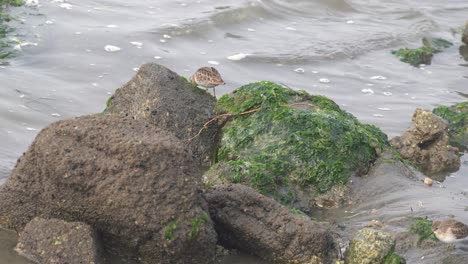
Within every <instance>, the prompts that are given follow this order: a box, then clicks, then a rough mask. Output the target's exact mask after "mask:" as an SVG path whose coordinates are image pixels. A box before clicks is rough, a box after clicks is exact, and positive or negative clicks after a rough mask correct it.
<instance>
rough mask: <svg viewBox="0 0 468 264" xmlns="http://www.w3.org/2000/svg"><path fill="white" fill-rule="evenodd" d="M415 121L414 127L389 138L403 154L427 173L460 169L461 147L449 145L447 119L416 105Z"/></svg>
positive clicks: (402, 155) (403, 156)
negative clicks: (459, 150)
mask: <svg viewBox="0 0 468 264" xmlns="http://www.w3.org/2000/svg"><path fill="white" fill-rule="evenodd" d="M412 121H413V128H411V129H409V130H407V131H406V132H404V133H403V135H401V136H398V137H395V138H393V139H392V140H391V141H390V143H391V144H392V145H393V146H394V147H395V148H396V149H397V150H398V151H399V152H400V155H401V157H402V158H404V159H407V160H410V161H411V162H413V163H415V164H416V165H417V166H419V167H420V168H421V170H422V171H423V172H424V173H427V174H437V173H442V172H453V171H457V170H458V169H459V168H460V157H459V156H458V149H457V148H455V147H452V146H450V145H449V136H448V124H447V122H446V121H445V120H443V119H442V118H440V117H438V116H436V115H434V114H433V113H431V112H430V111H425V110H422V109H416V111H415V112H414V114H413V120H412Z"/></svg>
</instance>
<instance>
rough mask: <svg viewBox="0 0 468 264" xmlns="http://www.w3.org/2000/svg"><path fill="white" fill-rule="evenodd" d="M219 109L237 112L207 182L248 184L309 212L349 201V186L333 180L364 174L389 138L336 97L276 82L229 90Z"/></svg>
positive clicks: (228, 124)
mask: <svg viewBox="0 0 468 264" xmlns="http://www.w3.org/2000/svg"><path fill="white" fill-rule="evenodd" d="M215 109H216V113H217V114H225V113H228V114H225V116H226V115H227V116H230V118H229V119H228V120H227V122H226V124H225V125H224V127H223V128H222V138H221V142H220V144H219V148H218V152H217V163H216V164H215V165H214V166H212V167H211V169H210V171H208V172H207V173H206V174H205V176H204V181H205V183H206V184H207V185H214V184H219V183H229V182H231V183H242V184H245V185H248V186H250V187H253V188H254V189H256V190H259V191H260V192H261V193H262V194H265V195H268V196H271V197H273V198H275V199H276V200H278V201H280V202H282V203H283V204H286V205H292V206H295V207H297V208H299V209H301V210H304V211H310V210H311V208H313V207H315V206H316V204H317V203H320V204H322V205H325V206H326V205H327V204H330V205H332V207H334V206H336V205H337V204H340V203H341V201H342V200H345V199H343V195H342V194H345V193H346V191H345V190H344V189H343V188H333V187H334V186H342V185H344V184H345V183H346V182H347V180H348V178H349V177H350V175H351V174H352V173H355V174H358V175H361V174H365V173H366V172H367V170H368V169H369V167H370V166H371V163H372V162H373V161H374V160H375V159H376V157H377V156H378V154H379V153H381V151H382V149H383V148H384V147H385V146H386V144H387V138H386V135H385V134H383V133H382V132H381V131H380V130H379V129H378V128H377V127H375V126H372V125H367V124H362V123H360V122H359V121H358V120H357V119H356V118H355V117H354V116H352V115H351V114H349V113H347V112H346V111H343V110H341V109H340V107H339V106H338V105H337V104H335V103H334V102H333V101H331V100H330V99H328V98H326V97H323V96H312V95H309V94H307V93H306V92H304V91H294V90H291V89H287V88H283V87H281V86H279V85H277V84H274V83H271V82H258V83H252V84H249V85H246V86H243V87H241V88H239V89H237V90H236V91H234V92H233V93H232V94H228V95H224V96H223V97H221V98H220V99H219V101H218V103H217V105H216V108H215ZM335 191H336V192H338V193H337V194H330V195H325V196H322V197H319V198H318V200H316V199H315V198H316V197H318V195H319V194H323V193H326V192H335ZM330 198H332V200H333V199H335V200H337V201H330ZM324 201H325V202H324Z"/></svg>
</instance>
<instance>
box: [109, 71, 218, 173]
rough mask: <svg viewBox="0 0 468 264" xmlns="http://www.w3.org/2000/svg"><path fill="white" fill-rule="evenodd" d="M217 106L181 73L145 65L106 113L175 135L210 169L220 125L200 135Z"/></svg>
mask: <svg viewBox="0 0 468 264" xmlns="http://www.w3.org/2000/svg"><path fill="white" fill-rule="evenodd" d="M215 104H216V99H215V98H214V97H213V96H211V95H210V94H208V93H206V92H205V91H203V90H201V89H199V88H197V87H196V86H194V85H192V84H191V83H189V82H188V81H187V80H186V79H184V78H182V77H181V76H179V75H178V74H177V73H175V72H173V71H171V70H169V69H167V68H165V67H163V66H160V65H158V64H145V65H143V66H141V67H140V70H139V71H138V73H137V74H136V75H135V76H134V77H133V78H132V79H131V80H130V81H129V82H128V83H127V84H125V85H124V86H122V87H121V88H120V89H118V90H117V91H116V92H115V94H114V95H113V96H112V97H111V98H110V99H109V101H108V106H107V109H106V112H108V113H118V114H123V115H128V116H131V117H133V118H134V119H136V120H142V121H144V122H146V123H148V124H150V125H153V126H156V127H158V128H160V129H164V130H166V131H169V132H171V133H173V134H174V135H175V136H176V137H177V138H178V139H180V140H181V141H183V142H185V144H187V145H188V146H189V147H190V148H191V150H192V151H193V153H194V155H195V156H196V157H197V158H199V159H200V162H202V163H203V164H204V165H206V166H208V165H210V164H209V160H210V157H211V153H212V151H213V147H214V144H213V142H214V141H215V136H216V132H217V125H216V122H214V123H212V124H211V125H210V126H208V127H207V128H205V129H204V130H203V131H202V133H200V134H199V135H198V136H196V135H197V134H198V133H199V131H200V130H201V129H202V128H203V125H204V124H205V123H206V122H207V121H209V120H210V119H211V118H212V117H213V115H212V112H213V108H214V106H215ZM195 136H196V137H195Z"/></svg>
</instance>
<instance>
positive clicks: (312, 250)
mask: <svg viewBox="0 0 468 264" xmlns="http://www.w3.org/2000/svg"><path fill="white" fill-rule="evenodd" d="M205 198H206V200H207V202H208V205H209V207H210V214H211V217H212V219H213V221H214V222H215V228H216V231H217V232H218V234H219V241H220V243H221V244H222V245H223V246H225V247H227V248H235V249H239V250H242V251H244V252H247V253H250V254H253V255H257V256H259V257H261V258H263V259H266V260H268V261H272V262H274V263H298V264H300V263H303V264H306V263H307V264H314V263H316V264H318V263H323V264H327V263H334V261H335V260H336V259H337V258H338V257H337V253H338V249H337V245H336V242H335V241H334V239H333V237H332V234H331V232H330V231H329V230H328V229H327V227H325V226H323V225H321V224H318V223H315V222H313V221H312V220H311V219H310V218H309V217H308V216H305V215H300V214H294V213H292V212H291V211H290V210H288V209H287V208H286V207H284V206H282V205H280V204H279V203H278V202H276V201H274V200H273V199H271V198H269V197H266V196H263V195H261V194H259V193H258V192H257V191H255V190H254V189H251V188H249V187H247V186H244V185H240V184H229V185H218V186H214V187H213V188H211V189H210V190H208V191H206V193H205Z"/></svg>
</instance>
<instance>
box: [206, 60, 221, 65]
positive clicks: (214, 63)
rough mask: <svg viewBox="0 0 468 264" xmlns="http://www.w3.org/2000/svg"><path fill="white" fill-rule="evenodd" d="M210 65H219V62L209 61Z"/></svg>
mask: <svg viewBox="0 0 468 264" xmlns="http://www.w3.org/2000/svg"><path fill="white" fill-rule="evenodd" d="M208 63H209V64H213V65H219V62H217V61H208Z"/></svg>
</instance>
